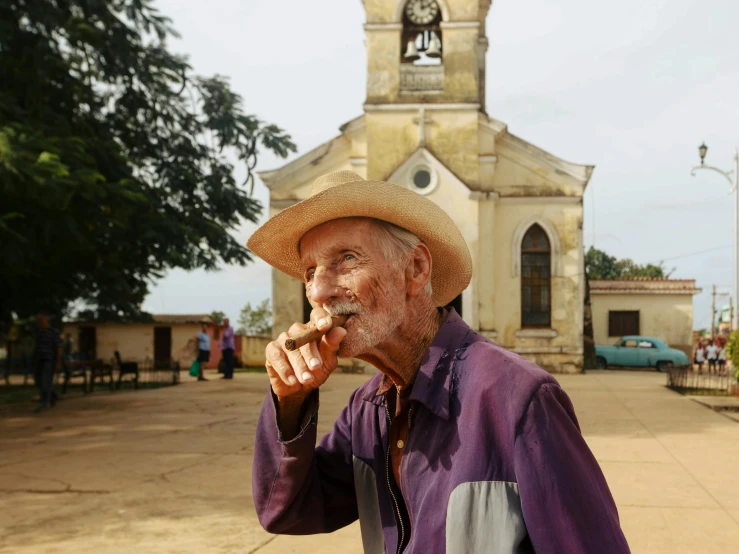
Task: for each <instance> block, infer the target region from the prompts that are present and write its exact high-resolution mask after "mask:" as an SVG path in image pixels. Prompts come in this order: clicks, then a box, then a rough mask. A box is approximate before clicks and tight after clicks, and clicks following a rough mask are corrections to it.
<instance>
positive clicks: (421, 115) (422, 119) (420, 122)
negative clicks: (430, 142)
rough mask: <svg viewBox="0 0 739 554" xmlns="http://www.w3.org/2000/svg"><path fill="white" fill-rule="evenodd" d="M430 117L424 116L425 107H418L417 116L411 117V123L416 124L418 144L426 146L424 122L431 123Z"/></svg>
mask: <svg viewBox="0 0 739 554" xmlns="http://www.w3.org/2000/svg"><path fill="white" fill-rule="evenodd" d="M433 122H434V120H433V119H431V117H430V116H429V117H426V108H424V107H420V108H418V117H414V118H413V123H415V124H416V125H418V143H419V145H420V146H426V123H433Z"/></svg>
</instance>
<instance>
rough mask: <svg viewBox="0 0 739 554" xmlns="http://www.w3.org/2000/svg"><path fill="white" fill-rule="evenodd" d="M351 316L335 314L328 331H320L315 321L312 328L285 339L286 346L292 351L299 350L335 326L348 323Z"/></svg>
mask: <svg viewBox="0 0 739 554" xmlns="http://www.w3.org/2000/svg"><path fill="white" fill-rule="evenodd" d="M348 317H349V316H346V315H335V316H333V317H332V318H331V327H330V328H329V329H326V331H325V332H324V331H320V330H318V329H316V327H315V326H314V324H313V323H311V324H310V328H309V329H306V330H305V331H301V332H300V333H298V334H297V335H295V336H294V337H290V338H289V339H287V340H286V341H285V348H287V349H288V350H289V351H290V352H292V351H293V350H297V349H298V348H300V347H301V346H303V345H305V344H308V343H309V342H313V341H314V340H318V339H320V338H321V337H322V336H323V335H325V334H326V333H328V332H329V331H330V330H331V329H333V328H334V327H341V326H342V325H344V323H346V320H347V318H348Z"/></svg>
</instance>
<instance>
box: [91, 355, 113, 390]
mask: <svg viewBox="0 0 739 554" xmlns="http://www.w3.org/2000/svg"><path fill="white" fill-rule="evenodd" d="M106 377H108V378H109V381H108V387H109V388H110V390H113V364H106V363H105V362H104V361H103V360H95V361H94V362H92V365H91V366H90V392H92V391H93V390H95V380H96V379H99V380H100V383H101V384H103V385H104V384H105V378H106Z"/></svg>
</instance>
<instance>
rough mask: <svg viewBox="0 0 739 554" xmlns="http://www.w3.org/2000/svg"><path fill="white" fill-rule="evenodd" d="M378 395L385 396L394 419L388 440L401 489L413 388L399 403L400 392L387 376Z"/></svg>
mask: <svg viewBox="0 0 739 554" xmlns="http://www.w3.org/2000/svg"><path fill="white" fill-rule="evenodd" d="M377 394H378V395H385V401H386V402H387V407H388V411H389V412H390V416H391V417H392V424H391V425H390V432H389V437H388V440H389V442H390V465H391V466H392V471H393V477H394V478H395V484H396V485H397V487H398V489H400V490H402V489H401V488H400V462H401V461H402V460H403V453H404V452H405V447H406V443H407V442H408V432H409V430H410V426H411V416H412V413H411V409H410V408H411V405H410V404H411V403H410V395H411V387H410V386H407V387H405V388H403V389H402V390H401V392H400V401H399V402H398V390H397V388H396V387H395V385H394V384H393V382H392V381H391V380H390V378H389V377H387V376H385V378H384V379H383V381H382V384H381V385H380V388H379V389H378V390H377Z"/></svg>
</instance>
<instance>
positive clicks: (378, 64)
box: [365, 29, 401, 104]
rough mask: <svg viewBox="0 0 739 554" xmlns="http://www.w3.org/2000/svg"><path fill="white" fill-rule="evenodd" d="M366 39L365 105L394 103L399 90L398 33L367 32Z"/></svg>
mask: <svg viewBox="0 0 739 554" xmlns="http://www.w3.org/2000/svg"><path fill="white" fill-rule="evenodd" d="M366 37H367V38H366V41H365V44H366V46H367V103H368V104H377V103H382V102H395V101H397V99H398V94H399V89H400V64H399V63H398V60H400V56H401V52H400V48H401V44H400V31H399V30H387V29H381V30H374V31H370V30H368V31H367V33H366Z"/></svg>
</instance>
